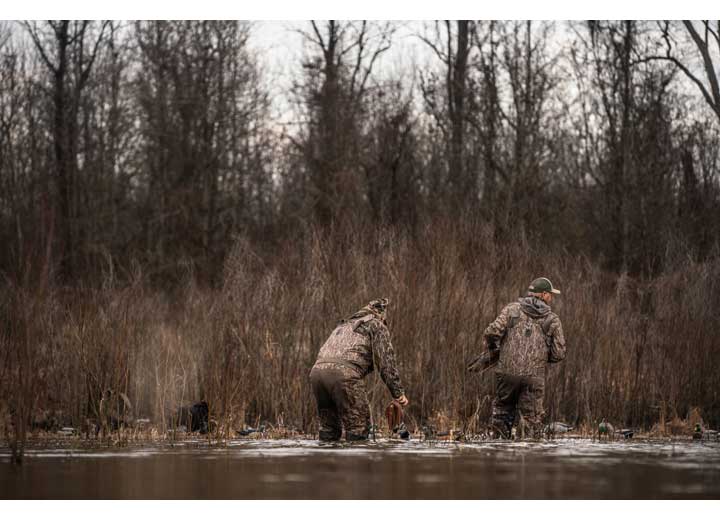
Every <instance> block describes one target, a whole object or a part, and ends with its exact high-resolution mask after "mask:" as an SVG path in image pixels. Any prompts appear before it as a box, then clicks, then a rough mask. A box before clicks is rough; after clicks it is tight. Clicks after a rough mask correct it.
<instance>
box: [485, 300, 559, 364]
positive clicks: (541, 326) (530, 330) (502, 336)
mask: <svg viewBox="0 0 720 520" xmlns="http://www.w3.org/2000/svg"><path fill="white" fill-rule="evenodd" d="M484 337H485V341H486V342H487V345H488V348H490V349H494V348H499V349H500V360H499V362H498V364H497V367H496V370H497V371H498V372H502V373H506V374H513V375H523V376H529V375H536V376H543V375H544V374H545V366H546V364H547V363H557V362H558V361H562V360H563V359H565V351H566V347H565V336H564V335H563V329H562V324H561V323H560V318H559V317H558V315H557V314H555V313H554V312H551V311H550V307H549V306H548V305H547V304H546V303H545V302H543V301H542V300H540V299H539V298H535V297H532V296H528V297H525V298H520V299H519V300H518V301H517V302H513V303H510V304H508V305H506V306H505V308H504V309H503V310H502V311H501V312H500V315H499V316H498V317H497V318H495V321H493V322H492V323H491V324H490V325H489V326H488V328H487V329H485V334H484Z"/></svg>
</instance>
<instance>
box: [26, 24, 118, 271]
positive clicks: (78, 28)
mask: <svg viewBox="0 0 720 520" xmlns="http://www.w3.org/2000/svg"><path fill="white" fill-rule="evenodd" d="M95 25H96V24H94V23H93V22H89V21H70V20H59V21H48V22H46V23H45V24H41V25H39V24H38V23H37V22H25V23H24V26H25V28H26V29H27V31H28V34H29V35H30V37H31V39H32V41H33V43H34V45H35V48H36V50H37V52H38V54H39V56H40V58H41V61H42V63H43V64H44V66H45V69H46V72H47V74H48V75H49V79H50V91H51V96H52V107H53V125H52V136H53V149H54V160H55V166H54V170H55V171H54V175H53V177H54V181H55V188H56V189H55V197H56V198H55V197H54V198H53V199H54V200H56V201H57V212H56V222H57V228H58V229H59V233H60V240H59V248H58V251H57V258H59V265H60V273H59V274H60V276H61V278H63V279H71V278H72V277H73V275H74V271H75V263H76V255H77V254H78V251H77V242H78V236H79V234H80V233H81V232H82V231H81V230H80V229H79V223H78V218H77V216H78V200H79V195H78V194H79V190H80V186H79V184H78V181H77V179H76V173H77V169H78V163H77V161H78V142H79V125H78V114H79V111H80V103H81V96H82V93H83V90H84V89H85V87H86V85H87V83H88V80H89V79H90V72H91V71H92V68H93V65H94V63H95V58H96V57H97V55H98V50H99V48H100V43H101V42H102V41H103V38H104V35H105V29H106V27H107V22H103V23H101V24H100V27H99V29H98V30H97V31H94V30H93V29H94V26H95Z"/></svg>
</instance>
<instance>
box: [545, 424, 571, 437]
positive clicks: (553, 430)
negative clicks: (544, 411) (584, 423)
mask: <svg viewBox="0 0 720 520" xmlns="http://www.w3.org/2000/svg"><path fill="white" fill-rule="evenodd" d="M574 429H575V428H573V427H572V426H569V425H567V424H565V423H562V422H552V423H550V424H548V425H547V426H546V427H545V433H546V434H550V435H557V434H562V433H567V432H571V431H573V430H574Z"/></svg>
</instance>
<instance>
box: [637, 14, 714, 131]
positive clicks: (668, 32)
mask: <svg viewBox="0 0 720 520" xmlns="http://www.w3.org/2000/svg"><path fill="white" fill-rule="evenodd" d="M698 24H699V26H698ZM658 25H659V27H660V33H661V37H662V41H663V43H664V46H665V54H664V55H653V56H648V57H647V58H646V59H662V60H667V61H669V62H671V63H673V64H674V65H675V66H676V67H677V68H678V69H680V70H681V71H682V73H683V74H684V75H685V76H686V77H687V78H688V79H689V80H690V81H692V82H693V83H694V84H695V86H696V87H697V88H698V90H699V91H700V93H701V94H702V96H703V98H704V99H705V101H706V102H707V104H708V106H710V108H711V109H712V110H713V112H715V114H716V115H717V117H718V118H719V119H720V54H719V53H720V20H702V21H700V22H693V21H691V20H683V21H682V27H683V28H684V33H685V36H687V37H689V39H690V41H691V42H692V43H691V45H692V49H693V50H694V52H690V53H686V54H685V56H683V55H682V54H681V53H679V51H680V52H681V50H680V49H678V47H679V46H680V45H679V42H678V35H677V32H676V31H674V27H675V25H676V24H675V23H672V22H669V21H664V22H658ZM693 54H694V56H693ZM698 58H699V66H698V67H696V66H695V64H694V63H693V62H697V61H698Z"/></svg>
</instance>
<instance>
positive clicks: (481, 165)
mask: <svg viewBox="0 0 720 520" xmlns="http://www.w3.org/2000/svg"><path fill="white" fill-rule="evenodd" d="M399 30H400V25H398V24H393V23H378V22H341V21H325V22H309V23H307V24H306V26H304V27H303V28H302V29H301V33H302V37H303V40H304V57H303V59H302V60H301V61H298V63H297V64H294V65H293V66H292V69H293V70H294V81H293V84H292V86H291V87H290V90H289V91H288V92H286V93H284V94H285V97H286V99H287V100H288V105H289V106H290V109H291V110H292V117H291V119H292V121H293V124H292V125H287V124H286V121H287V119H288V118H287V117H284V118H281V119H282V120H279V119H277V118H276V117H275V116H274V114H275V108H276V107H277V103H275V101H274V99H273V96H272V95H271V89H270V87H269V83H270V80H271V79H272V78H269V77H268V76H267V75H266V74H264V73H263V58H264V57H263V55H262V54H261V53H260V52H259V51H256V50H253V47H252V45H251V43H252V39H253V27H252V26H251V25H250V24H248V23H244V22H233V21H221V22H218V21H194V22H187V21H173V22H165V21H153V22H122V23H121V22H115V21H108V22H98V21H93V22H87V21H50V22H23V23H20V22H7V23H5V24H3V25H2V26H0V60H1V61H2V63H1V64H0V240H1V241H2V243H3V244H4V247H3V248H2V250H0V272H2V274H3V281H2V286H3V289H2V302H1V303H2V311H3V314H2V320H3V326H2V327H3V328H2V336H0V337H1V338H2V346H3V350H2V356H3V363H2V366H3V374H2V377H1V378H0V381H2V383H0V385H1V386H2V387H3V388H2V396H0V397H2V399H3V401H4V402H6V403H9V407H8V408H7V410H9V411H10V412H12V414H13V416H14V417H15V420H14V421H11V422H12V423H13V424H14V425H16V426H14V427H19V426H17V425H18V424H21V423H22V424H29V423H30V422H31V416H32V415H33V413H35V412H37V410H38V409H43V410H46V409H50V408H59V409H62V410H63V413H64V414H66V416H67V418H68V419H67V420H72V421H73V423H74V424H79V423H80V421H81V420H84V418H85V417H93V415H94V414H96V413H97V412H96V410H97V406H98V402H97V401H98V400H99V396H100V394H101V392H102V389H103V388H106V387H110V386H111V387H113V388H120V389H123V390H125V391H126V393H127V394H128V395H129V396H130V398H131V400H132V401H133V402H134V403H135V406H136V408H137V410H138V413H141V414H146V415H152V416H153V418H154V419H156V420H160V419H161V418H162V417H163V414H164V413H165V408H166V407H167V406H170V405H173V406H174V405H176V404H177V402H178V401H180V400H183V399H198V398H201V397H205V398H207V399H208V400H209V402H211V407H212V409H213V410H214V411H215V412H216V413H219V414H221V415H222V417H224V418H225V419H227V420H232V421H235V422H238V421H239V422H243V421H253V420H256V418H257V417H258V416H262V417H264V418H267V419H268V420H271V421H278V418H279V417H281V416H282V417H284V420H288V421H290V422H292V423H294V424H296V425H298V426H299V427H302V428H312V424H311V420H312V417H311V416H312V414H311V408H309V407H310V404H309V403H306V402H305V401H307V395H306V393H307V392H306V390H307V389H306V388H305V381H304V378H305V375H306V370H307V369H308V368H309V366H310V365H311V362H312V358H313V355H314V353H315V352H316V350H317V348H319V346H320V343H321V342H322V339H323V335H324V334H326V333H327V332H328V330H329V328H330V327H331V325H332V321H333V320H335V319H337V318H339V317H341V316H342V315H343V314H344V313H347V312H350V311H351V310H352V309H353V307H354V306H359V305H360V304H362V303H363V301H364V300H366V299H368V298H371V297H376V296H379V295H380V293H383V294H382V295H385V296H389V297H390V298H391V299H392V300H393V301H394V302H396V304H395V305H396V306H397V307H396V309H395V311H394V312H395V313H394V314H393V317H392V318H391V319H392V322H393V328H394V330H393V332H394V334H395V341H396V342H397V343H398V350H399V352H400V354H399V356H400V361H401V369H402V372H403V373H405V374H407V375H406V378H407V379H408V381H409V383H408V394H409V396H410V397H411V400H412V398H413V396H416V397H415V400H414V408H413V409H411V413H412V414H415V416H416V417H418V420H425V419H426V418H428V417H430V416H431V415H432V414H434V413H445V414H447V415H448V416H449V417H451V418H452V420H455V421H461V422H465V423H466V422H467V421H469V420H470V418H471V417H476V419H477V420H479V419H478V418H482V417H483V414H485V412H486V410H485V409H484V407H486V405H487V403H480V402H479V401H478V402H477V403H475V405H474V407H473V406H470V404H471V403H474V402H475V397H476V396H477V395H482V392H480V394H478V391H479V388H478V386H477V385H479V384H481V383H479V382H477V381H475V382H473V381H470V380H467V379H466V377H465V375H464V374H463V372H462V366H463V360H464V357H465V356H466V355H469V352H470V351H472V350H473V349H474V348H476V346H477V344H478V342H479V337H480V336H479V334H480V333H481V331H482V330H481V329H482V328H483V327H484V326H485V325H486V324H487V322H488V321H489V320H490V319H491V318H492V315H493V314H494V313H495V312H496V311H497V310H498V309H499V306H500V305H501V304H502V303H504V302H505V300H507V299H508V298H512V297H514V296H515V295H517V294H518V293H519V292H520V291H521V290H522V288H523V286H524V285H526V284H527V282H528V281H529V280H530V279H532V278H534V277H535V276H539V275H540V274H543V273H545V274H547V275H548V276H550V275H552V279H553V280H554V281H555V280H557V284H558V285H560V286H561V287H562V288H563V289H565V290H566V292H567V295H566V297H565V298H564V299H563V300H564V301H563V302H562V303H560V305H561V307H560V308H561V316H563V318H564V320H566V321H567V325H566V329H567V331H566V335H567V336H568V342H569V344H570V345H571V354H570V355H569V359H568V362H567V363H566V364H565V367H564V368H562V369H561V374H560V375H557V374H555V375H554V376H551V377H555V378H556V379H554V380H553V381H551V395H552V396H553V397H552V399H553V401H552V403H551V409H552V411H553V414H555V415H556V416H562V417H564V418H568V419H569V420H570V419H572V420H577V421H589V420H593V419H596V418H597V417H598V416H599V415H601V414H606V415H610V414H615V415H617V416H618V420H626V421H632V422H636V423H648V422H651V421H654V420H656V419H657V417H653V416H652V414H651V413H650V411H649V410H651V409H652V410H658V409H659V408H663V410H664V409H665V408H667V413H668V414H672V413H677V414H683V413H686V412H687V410H688V408H689V407H691V406H699V407H701V408H703V409H704V410H705V411H706V412H709V413H711V415H712V417H714V418H715V420H718V419H719V418H720V415H719V414H720V411H718V410H717V405H716V403H717V391H716V390H712V388H718V384H717V383H718V381H717V376H716V375H714V373H713V372H712V371H708V367H709V366H710V367H711V366H712V363H711V362H710V360H713V359H717V346H716V345H715V344H713V341H712V339H711V338H712V337H713V332H712V329H713V328H717V324H718V321H717V318H715V317H714V316H713V314H712V313H706V312H705V311H704V307H703V305H704V304H706V305H708V306H709V307H712V303H713V301H714V300H715V299H717V295H718V290H717V288H716V287H714V286H713V284H714V283H715V282H712V277H709V276H710V275H709V274H708V273H715V275H716V274H717V253H718V245H719V241H718V236H719V235H718V233H719V232H720V191H719V190H720V179H719V177H718V175H719V172H718V159H719V157H720V134H719V133H718V129H719V128H720V127H719V125H718V123H719V122H720V89H719V87H718V81H719V78H718V77H717V75H716V68H717V63H718V61H719V60H720V56H718V54H717V50H716V49H717V48H718V45H717V44H718V41H720V40H718V33H719V30H718V23H717V22H706V23H694V24H691V23H681V22H673V23H656V22H652V23H650V22H634V21H617V22H616V21H595V22H588V23H564V22H562V23H561V22H557V23H546V22H529V21H527V22H526V21H514V22H502V21H483V22H476V21H462V20H461V21H448V22H430V23H425V24H418V25H417V27H416V30H415V31H414V34H413V36H412V37H413V38H415V39H416V40H417V41H420V42H422V46H423V48H424V49H425V50H426V53H427V57H428V60H427V61H428V64H427V65H423V66H419V65H413V66H411V67H407V70H402V71H398V72H397V73H395V74H393V73H391V72H389V71H390V70H391V69H390V67H388V66H384V65H383V63H384V62H383V59H384V58H385V57H386V56H387V55H388V52H389V51H390V50H391V49H392V48H393V45H396V44H397V43H396V37H397V33H398V31H399ZM404 30H407V27H404ZM285 116H287V114H286V115H285ZM234 245H235V246H234ZM699 280H702V283H701V282H700V281H699ZM233 284H235V285H233ZM669 288H673V289H676V290H678V291H679V292H681V293H682V294H678V295H677V296H675V295H674V294H673V293H672V292H670V289H669ZM690 291H695V292H692V293H691V292H690ZM685 300H688V301H685ZM563 312H564V314H563ZM436 319H439V320H441V323H442V324H443V325H442V326H440V327H438V326H437V324H433V320H436ZM440 331H443V332H442V333H441V332H440ZM438 334H441V336H440V337H438ZM650 338H652V339H650ZM573 348H575V349H576V350H573ZM457 349H460V350H457ZM673 349H678V351H681V352H682V356H683V357H682V359H683V361H682V362H679V361H678V362H671V361H670V360H673V359H675V356H679V355H680V353H679V352H674V351H673ZM163 356H164V357H163ZM712 356H715V357H712ZM161 357H162V360H161ZM437 357H440V358H443V359H446V360H447V364H435V363H433V364H432V366H431V367H430V365H427V363H428V360H429V359H435V358H437ZM703 360H705V362H703ZM179 367H181V371H182V376H178V373H177V370H180V368H179ZM428 370H429V371H430V373H429V374H428V373H427V371H428ZM673 371H675V372H677V371H680V372H679V373H676V374H674V375H672V377H671V376H670V375H669V372H673ZM178 381H182V383H178ZM667 381H673V382H674V383H673V384H672V385H666V384H664V383H666V382H667ZM178 385H180V386H178ZM458 385H459V386H458ZM553 385H556V386H553ZM673 385H674V386H673ZM161 388H162V389H163V390H162V391H161V390H160V389H161ZM485 390H489V387H488V388H486V389H485ZM713 392H714V393H713ZM468 406H470V408H473V409H472V410H470V409H469V408H468ZM663 413H665V412H663ZM230 417H232V419H230Z"/></svg>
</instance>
